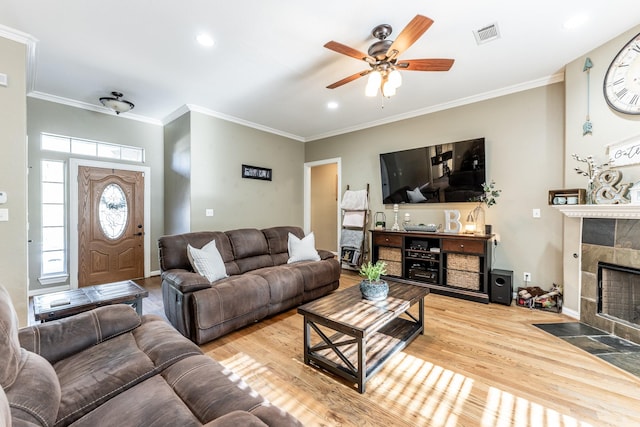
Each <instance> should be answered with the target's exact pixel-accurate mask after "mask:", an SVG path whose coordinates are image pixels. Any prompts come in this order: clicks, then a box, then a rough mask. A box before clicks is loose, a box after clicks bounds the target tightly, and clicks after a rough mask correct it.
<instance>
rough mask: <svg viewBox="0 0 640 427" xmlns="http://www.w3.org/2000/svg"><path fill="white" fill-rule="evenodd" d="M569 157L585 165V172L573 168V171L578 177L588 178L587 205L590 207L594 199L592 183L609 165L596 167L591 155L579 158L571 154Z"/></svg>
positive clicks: (604, 164)
mask: <svg viewBox="0 0 640 427" xmlns="http://www.w3.org/2000/svg"><path fill="white" fill-rule="evenodd" d="M571 157H573V159H575V160H577V161H579V162H582V163H585V164H586V165H587V170H584V169H581V168H574V170H575V171H576V173H577V174H578V175H584V176H586V177H587V178H589V182H588V183H587V204H588V205H592V204H594V203H595V201H594V197H593V191H594V185H595V184H594V181H595V179H596V176H597V175H598V174H599V173H600V172H601V171H602V170H603V168H604V167H605V166H609V164H608V163H603V164H601V165H598V164H597V163H596V162H595V160H593V156H592V155H588V156H587V157H580V156H578V155H577V154H576V153H573V154H572V155H571Z"/></svg>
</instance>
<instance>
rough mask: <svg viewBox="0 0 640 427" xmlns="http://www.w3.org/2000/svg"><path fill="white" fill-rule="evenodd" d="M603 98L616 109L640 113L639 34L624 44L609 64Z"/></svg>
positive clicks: (623, 111)
mask: <svg viewBox="0 0 640 427" xmlns="http://www.w3.org/2000/svg"><path fill="white" fill-rule="evenodd" d="M604 99H606V100H607V104H609V106H610V107H611V108H613V109H614V110H616V111H619V112H621V113H624V114H640V34H638V35H637V36H635V37H634V38H633V39H631V41H629V43H627V44H626V45H624V47H623V48H622V49H621V50H620V52H618V54H617V55H616V57H615V58H613V61H612V62H611V65H609V69H608V70H607V74H606V75H605V77H604Z"/></svg>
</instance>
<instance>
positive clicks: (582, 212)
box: [553, 205, 640, 219]
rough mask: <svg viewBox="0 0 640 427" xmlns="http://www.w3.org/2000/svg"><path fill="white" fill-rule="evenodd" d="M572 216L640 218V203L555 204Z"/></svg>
mask: <svg viewBox="0 0 640 427" xmlns="http://www.w3.org/2000/svg"><path fill="white" fill-rule="evenodd" d="M553 207H554V208H555V209H557V210H559V211H560V212H562V213H563V214H564V215H566V216H568V217H571V218H613V219H640V205H554V206H553Z"/></svg>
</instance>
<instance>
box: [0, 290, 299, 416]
mask: <svg viewBox="0 0 640 427" xmlns="http://www.w3.org/2000/svg"><path fill="white" fill-rule="evenodd" d="M0 385H1V386H2V387H0V426H11V425H13V426H14V427H17V426H30V427H32V426H43V427H51V426H53V427H62V426H69V425H71V426H91V427H94V426H106V425H108V426H136V427H143V426H202V425H206V426H208V427H214V426H216V427H221V426H256V427H257V426H260V427H264V426H301V424H300V423H299V422H298V420H296V419H295V418H294V417H292V416H291V415H290V414H288V413H287V412H285V411H283V410H281V409H279V408H277V407H275V406H273V405H271V404H270V403H269V402H267V401H265V399H264V398H262V397H261V396H260V395H258V394H257V393H256V392H255V391H253V390H252V389H250V388H249V387H248V386H247V384H246V383H244V382H243V381H242V380H241V379H239V378H238V376H237V375H234V374H233V373H232V372H230V371H229V370H228V369H226V368H225V367H224V366H222V365H221V364H220V363H218V362H217V361H215V360H213V359H212V358H210V357H208V356H205V355H204V354H203V353H202V351H200V349H199V348H198V346H196V345H195V344H194V343H192V342H191V341H189V340H188V339H186V338H185V337H183V336H182V335H180V334H179V333H178V332H177V331H176V330H175V329H173V328H172V327H171V325H169V324H167V323H166V322H165V321H164V320H163V319H161V318H160V317H158V316H154V315H145V316H142V317H141V316H138V314H136V312H135V310H134V309H132V308H131V307H129V306H127V305H124V304H117V305H110V306H105V307H100V308H97V309H95V310H92V311H88V312H85V313H80V314H77V315H75V316H71V317H67V318H64V319H60V320H55V321H52V322H48V323H42V324H39V325H36V326H30V327H26V328H22V329H18V320H17V316H16V314H15V310H14V309H13V306H12V304H11V301H10V299H9V294H8V293H7V291H6V290H5V289H4V288H3V287H2V286H0Z"/></svg>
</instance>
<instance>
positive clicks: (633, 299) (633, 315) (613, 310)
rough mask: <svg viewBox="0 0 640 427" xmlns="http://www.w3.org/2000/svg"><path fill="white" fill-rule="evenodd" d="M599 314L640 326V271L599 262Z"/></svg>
mask: <svg viewBox="0 0 640 427" xmlns="http://www.w3.org/2000/svg"><path fill="white" fill-rule="evenodd" d="M597 303H598V314H599V315H601V316H605V317H611V318H614V319H615V320H618V321H621V322H623V323H626V324H628V325H629V326H633V327H636V328H637V327H639V326H640V269H638V268H633V267H626V266H622V265H617V264H610V263H607V262H602V261H601V262H598V301H597Z"/></svg>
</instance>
